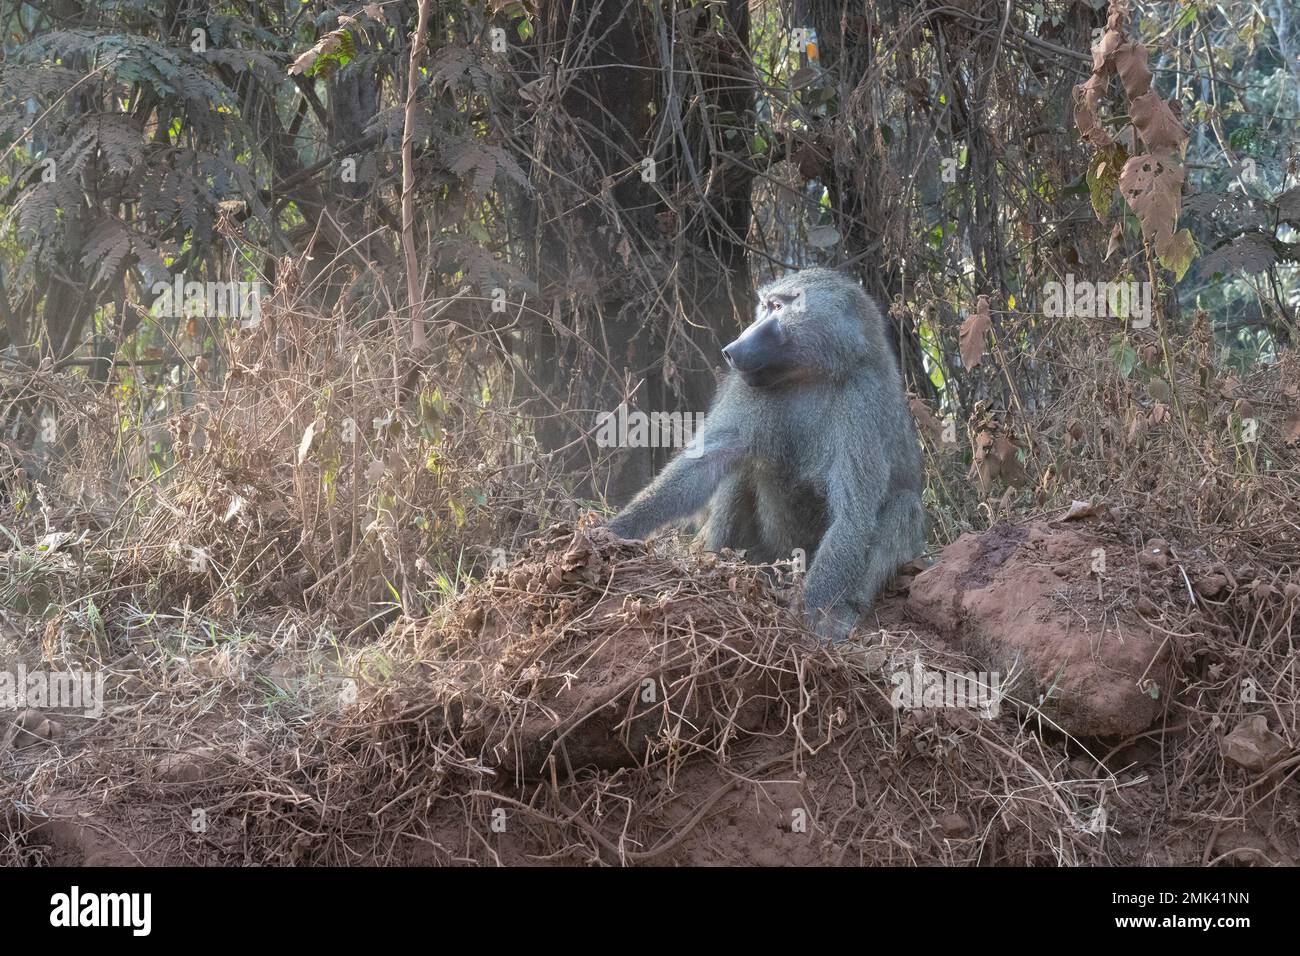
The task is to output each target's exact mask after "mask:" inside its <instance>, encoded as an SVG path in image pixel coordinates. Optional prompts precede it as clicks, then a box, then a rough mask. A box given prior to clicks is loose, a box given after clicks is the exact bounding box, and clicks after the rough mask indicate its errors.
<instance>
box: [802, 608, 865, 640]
mask: <svg viewBox="0 0 1300 956" xmlns="http://www.w3.org/2000/svg"><path fill="white" fill-rule="evenodd" d="M807 618H808V626H809V627H810V628H811V629H812V631H813V633H814V634H816V635H817V636H818V637H820V638H821V639H822V640H823V641H830V642H831V643H832V644H840V643H842V642H844V641H847V640H848V639H849V634H851V633H852V631H853V625H854V624H856V623H857V622H858V615H857V613H856V612H855V611H854V610H853V609H852V608H850V607H848V606H847V605H844V604H836V605H834V606H832V607H829V608H814V609H812V610H810V611H809V612H808V615H807Z"/></svg>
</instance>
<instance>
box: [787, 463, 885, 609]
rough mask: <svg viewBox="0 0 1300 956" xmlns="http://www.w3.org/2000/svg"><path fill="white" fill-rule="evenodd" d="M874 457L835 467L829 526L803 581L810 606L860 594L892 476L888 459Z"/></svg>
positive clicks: (830, 489)
mask: <svg viewBox="0 0 1300 956" xmlns="http://www.w3.org/2000/svg"><path fill="white" fill-rule="evenodd" d="M874 457H875V456H870V455H867V456H857V455H852V456H850V455H846V456H845V458H846V459H850V460H846V461H845V462H843V463H837V464H836V466H835V467H834V468H833V469H832V470H831V475H830V479H829V481H828V483H827V496H826V497H827V505H828V507H829V511H830V514H829V517H830V526H829V527H828V528H827V529H826V534H825V535H824V536H823V537H822V540H821V543H820V544H819V545H818V546H817V555H816V557H814V558H813V562H812V567H810V568H809V569H808V576H807V578H806V579H805V580H804V601H805V603H806V604H807V605H808V607H809V608H811V609H814V610H818V609H827V608H830V607H832V606H833V605H836V604H839V603H841V602H844V601H851V600H855V599H856V598H857V597H858V595H859V591H860V590H861V585H862V582H863V580H864V579H865V577H866V575H867V570H868V568H867V564H868V552H869V549H870V547H871V544H872V541H873V538H874V537H875V533H876V513H877V511H878V510H879V508H880V500H881V495H882V493H883V491H884V489H885V487H886V479H887V477H888V473H887V472H886V470H885V467H884V461H883V460H873V458H874Z"/></svg>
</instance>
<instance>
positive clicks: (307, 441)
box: [298, 422, 316, 465]
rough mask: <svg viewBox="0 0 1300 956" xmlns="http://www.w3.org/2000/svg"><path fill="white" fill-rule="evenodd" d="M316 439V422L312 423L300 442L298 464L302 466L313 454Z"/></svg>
mask: <svg viewBox="0 0 1300 956" xmlns="http://www.w3.org/2000/svg"><path fill="white" fill-rule="evenodd" d="M315 439H316V422H312V423H311V424H310V425H308V426H307V429H306V431H304V432H303V433H302V441H300V442H298V464H300V465H301V464H302V463H303V462H304V461H306V460H307V456H308V455H309V454H311V446H312V442H313V441H315Z"/></svg>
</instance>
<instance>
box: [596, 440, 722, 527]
mask: <svg viewBox="0 0 1300 956" xmlns="http://www.w3.org/2000/svg"><path fill="white" fill-rule="evenodd" d="M739 459H740V443H739V441H738V440H736V437H735V436H734V435H731V434H716V435H711V434H709V432H708V431H707V430H706V431H705V432H704V433H703V434H701V435H700V437H699V448H698V449H696V448H693V447H690V446H688V447H687V448H686V449H685V450H683V451H682V452H681V454H679V455H678V456H677V457H676V458H674V459H673V460H672V461H671V462H670V463H669V464H668V467H667V468H665V469H664V470H663V471H662V472H660V473H659V476H658V477H657V478H655V480H654V481H652V482H650V484H649V485H647V486H646V487H645V488H644V489H643V490H642V492H641V493H640V494H639V495H637V496H636V497H635V498H634V499H632V502H631V503H630V504H629V505H628V506H627V507H626V508H624V509H623V510H622V511H621V512H619V514H618V516H617V517H616V518H615V519H614V520H613V521H611V522H610V523H609V527H610V530H611V531H613V532H614V533H615V534H617V535H619V536H620V537H623V538H644V537H645V536H646V535H648V534H649V533H650V532H651V531H654V530H655V529H656V528H661V527H663V526H664V525H666V524H668V523H669V522H670V521H676V520H678V519H680V518H685V517H688V516H689V515H693V514H694V513H695V512H697V511H699V510H700V509H702V508H703V507H704V506H705V505H707V504H708V503H709V498H710V497H712V495H713V491H714V489H715V488H717V487H718V482H720V481H721V480H722V478H723V476H724V475H726V474H727V472H728V471H730V470H731V468H732V466H733V465H734V464H735V463H736V462H737V461H739Z"/></svg>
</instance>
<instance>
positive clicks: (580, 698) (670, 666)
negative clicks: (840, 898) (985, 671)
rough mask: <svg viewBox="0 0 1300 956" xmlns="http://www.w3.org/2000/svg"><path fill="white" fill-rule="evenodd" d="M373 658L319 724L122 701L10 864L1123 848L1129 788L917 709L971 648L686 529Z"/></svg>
mask: <svg viewBox="0 0 1300 956" xmlns="http://www.w3.org/2000/svg"><path fill="white" fill-rule="evenodd" d="M349 666H350V672H351V673H352V674H353V675H355V680H356V681H357V682H358V684H359V694H358V695H357V699H356V701H355V703H353V704H351V705H350V706H347V707H345V708H344V709H342V710H338V709H335V710H326V711H322V712H320V713H318V714H317V715H316V716H315V718H314V719H312V718H308V717H305V716H304V717H301V718H299V719H296V720H294V721H290V722H286V721H284V720H280V721H277V722H275V723H274V724H272V723H271V722H269V721H268V722H266V724H264V725H259V724H258V723H256V722H255V721H254V720H253V719H252V716H253V714H254V711H253V710H252V708H244V710H243V711H242V713H239V714H226V715H222V714H220V713H218V712H216V710H217V709H216V708H214V712H213V713H211V714H209V715H208V716H207V717H206V718H205V720H204V721H202V722H201V723H195V724H194V725H191V726H189V727H186V728H183V729H181V730H172V729H169V728H166V727H164V726H162V724H161V722H160V721H158V720H157V719H150V718H149V716H148V715H145V714H144V713H143V712H140V713H137V714H134V715H132V716H131V717H130V718H129V719H127V718H123V717H117V718H114V724H115V734H116V739H115V740H114V741H113V742H112V743H111V744H110V743H109V742H107V741H105V740H104V739H103V737H102V733H103V732H102V731H101V736H98V737H97V736H96V735H95V728H93V727H90V728H80V727H74V728H72V729H71V730H70V731H69V733H68V734H67V735H66V736H65V737H64V738H63V739H61V740H59V741H57V742H50V743H48V744H47V745H45V749H44V750H43V751H39V752H38V750H37V748H29V749H28V750H25V751H23V753H24V754H27V755H28V756H27V757H26V758H25V759H27V760H28V761H36V763H35V764H32V763H28V764H27V765H26V766H27V771H26V772H24V773H23V774H22V775H21V777H20V778H19V779H13V780H10V781H9V783H8V784H7V793H8V794H9V795H10V796H12V797H13V798H14V799H15V805H16V806H21V808H22V810H21V812H20V813H19V814H18V815H17V816H18V819H16V820H10V821H9V823H8V824H7V827H6V829H8V830H9V833H8V839H7V841H5V842H6V843H7V845H8V846H9V847H10V850H9V851H8V852H9V854H10V855H12V856H16V857H17V858H18V859H21V860H25V861H29V862H30V861H33V860H42V859H60V860H64V861H65V862H72V861H74V858H75V857H76V855H77V854H78V853H79V852H85V850H84V848H85V846H87V845H93V841H92V842H91V843H88V842H87V840H86V839H82V838H81V837H77V836H75V834H74V835H73V836H71V837H70V836H68V832H67V827H58V826H53V825H52V824H55V823H60V822H67V823H74V824H76V827H77V832H79V833H81V834H82V835H83V836H85V835H86V834H88V833H94V834H103V833H111V834H112V840H113V842H114V845H116V846H119V847H122V848H124V849H123V851H122V852H121V853H120V854H119V856H122V857H125V858H128V859H132V860H140V861H142V862H173V863H175V862H203V863H208V864H211V863H268V864H276V863H281V864H283V863H295V864H304V863H356V862H437V863H461V864H473V863H477V864H482V863H487V864H496V863H514V864H543V863H547V864H555V863H579V864H593V863H595V864H613V865H627V864H637V863H656V864H686V863H731V864H747V863H762V864H786V865H789V864H826V863H831V864H883V863H910V864H918V863H919V864H926V863H934V864H938V863H944V864H975V863H1018V864H1025V863H1044V864H1060V863H1070V864H1077V863H1085V862H1103V861H1105V860H1107V859H1110V858H1112V856H1111V855H1112V854H1113V853H1114V852H1115V848H1114V846H1113V845H1112V844H1108V843H1107V842H1106V841H1105V840H1104V828H1102V829H1098V828H1097V827H1096V826H1095V825H1094V823H1092V822H1090V821H1095V820H1096V819H1097V813H1098V811H1099V808H1100V807H1101V806H1102V804H1103V803H1105V802H1107V801H1108V800H1111V799H1113V794H1114V791H1115V787H1114V780H1113V778H1111V777H1110V776H1109V774H1105V773H1102V774H1090V775H1088V776H1087V777H1086V778H1081V777H1079V776H1078V775H1077V774H1076V773H1075V772H1074V770H1073V769H1072V767H1071V764H1070V763H1069V759H1068V755H1067V754H1066V753H1065V752H1064V750H1063V749H1059V748H1057V749H1054V748H1052V747H1049V746H1046V745H1045V744H1044V743H1043V742H1042V741H1040V740H1038V739H1036V738H1035V737H1034V736H1032V735H1031V734H1030V733H1028V732H1027V731H1026V729H1025V728H1024V727H1023V726H1022V724H1021V722H1020V721H1019V720H1018V719H1017V718H1016V717H1015V716H1014V715H1011V714H1010V713H1009V712H1006V711H1004V712H1003V713H1002V714H1001V715H1000V716H996V717H990V718H987V719H986V718H984V717H981V716H980V713H979V712H978V711H976V710H974V709H971V708H962V707H946V708H945V707H939V708H933V709H917V710H911V711H908V710H898V709H895V707H894V706H893V705H892V700H891V698H892V697H893V695H894V692H895V690H896V687H895V686H894V682H893V681H892V680H891V675H897V674H898V673H900V672H903V671H907V670H909V669H910V668H913V667H919V666H924V667H925V668H928V669H934V670H938V671H945V672H961V671H966V670H969V669H971V667H972V666H973V662H972V661H970V660H968V659H966V658H963V657H961V656H959V655H956V654H954V653H952V652H951V651H946V650H943V649H942V648H941V647H940V646H939V642H938V640H937V638H935V637H934V636H933V635H927V634H925V633H924V632H919V633H918V632H916V631H909V630H906V629H898V630H893V629H889V630H885V631H882V632H880V633H878V634H874V635H871V636H870V640H869V644H868V645H867V646H864V645H845V646H841V647H838V648H828V647H825V646H821V645H819V644H818V643H816V641H815V640H814V639H812V638H811V637H810V636H809V635H807V634H806V632H804V631H803V630H802V629H801V628H800V627H799V625H798V623H797V621H796V620H795V618H794V617H793V616H792V615H791V614H790V613H789V612H788V611H787V610H786V609H785V608H784V607H783V606H782V595H781V594H780V593H778V592H776V591H774V590H773V589H772V587H771V586H770V585H769V583H768V581H767V579H766V577H765V575H764V572H763V570H762V569H758V568H753V567H750V566H748V565H745V564H743V563H741V562H739V561H738V560H736V559H735V558H734V557H733V556H730V555H725V554H724V555H707V554H693V553H690V552H687V551H685V550H683V549H682V548H681V546H680V545H679V544H678V543H677V542H676V540H675V539H672V538H665V539H661V540H659V541H657V542H653V543H651V544H650V545H648V546H647V545H645V544H643V543H639V542H629V541H623V540H620V539H618V538H615V537H612V536H611V535H610V534H609V532H607V531H606V530H604V529H602V528H598V527H578V528H560V529H557V530H555V531H554V532H552V533H551V534H549V535H547V536H545V537H544V538H543V539H541V540H539V541H537V542H535V543H534V545H533V548H532V550H531V552H530V553H529V555H528V556H527V557H526V558H525V559H523V560H522V561H520V562H518V563H517V564H515V565H514V566H512V567H509V568H507V569H505V570H503V571H500V572H497V573H495V574H493V575H492V576H491V577H490V578H489V579H488V580H487V581H484V582H481V583H480V584H478V585H475V586H474V587H472V588H471V589H470V590H469V591H468V593H467V594H466V595H465V596H464V597H463V598H461V599H460V600H458V601H456V602H454V603H453V604H451V605H449V607H448V608H447V609H446V611H445V612H444V613H442V614H440V615H438V616H436V617H433V618H428V619H420V620H405V621H403V622H401V623H400V624H399V625H397V626H395V627H394V628H393V629H392V630H391V632H390V634H389V637H388V639H387V640H386V641H385V642H383V643H382V644H381V645H369V646H367V647H366V648H364V649H363V650H362V651H361V652H359V653H358V655H357V656H356V658H355V659H354V660H352V661H351V662H349ZM380 674H382V677H377V676H375V675H380ZM209 704H210V701H209ZM250 734H251V735H252V736H253V738H254V739H252V740H250V739H249V737H250ZM41 754H44V756H43V757H42V756H41ZM174 754H180V755H181V756H172V755H174ZM42 761H43V762H42ZM106 791H107V792H112V793H113V794H114V800H113V801H111V802H110V803H107V804H106V803H105V802H104V801H103V800H102V799H101V798H100V797H98V796H97V795H98V794H102V793H104V792H106ZM199 819H201V820H202V824H203V825H202V830H201V832H197V831H194V829H193V826H194V821H195V820H199ZM60 834H62V837H60V836H59V835H60ZM50 840H54V842H55V844H56V845H54V846H45V844H46V843H47V841H50ZM100 842H102V840H101V841H100ZM43 847H44V848H43Z"/></svg>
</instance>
